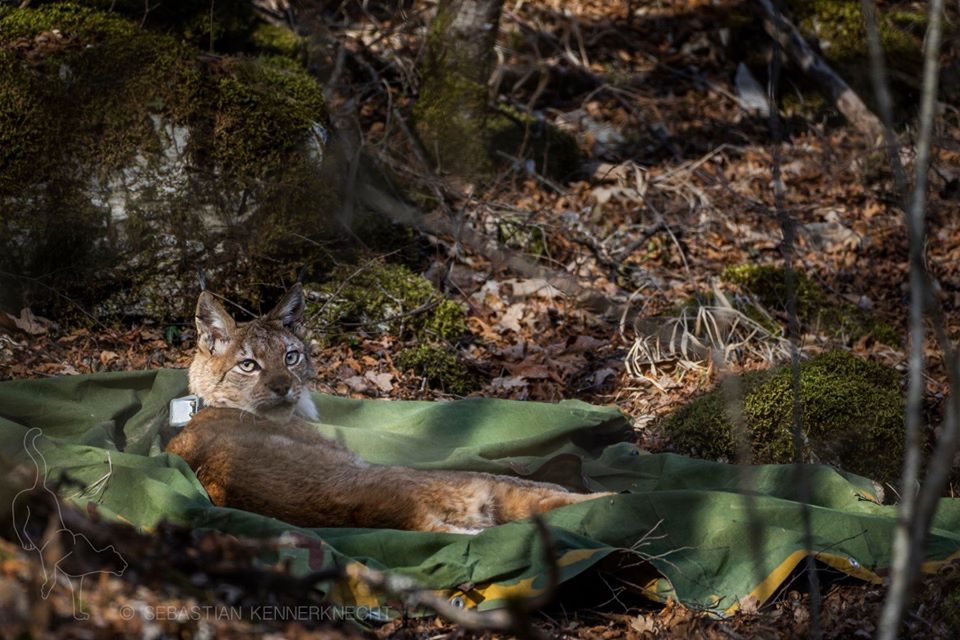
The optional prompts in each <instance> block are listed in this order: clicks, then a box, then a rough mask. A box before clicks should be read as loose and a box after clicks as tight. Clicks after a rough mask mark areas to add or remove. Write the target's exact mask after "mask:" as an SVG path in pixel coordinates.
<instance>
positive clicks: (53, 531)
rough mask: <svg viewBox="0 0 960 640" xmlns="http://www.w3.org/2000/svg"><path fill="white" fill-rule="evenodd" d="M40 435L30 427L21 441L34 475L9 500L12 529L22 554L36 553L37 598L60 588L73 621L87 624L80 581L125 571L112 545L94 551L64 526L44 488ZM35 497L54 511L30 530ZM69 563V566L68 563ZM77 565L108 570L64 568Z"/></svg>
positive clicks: (87, 541) (54, 501)
mask: <svg viewBox="0 0 960 640" xmlns="http://www.w3.org/2000/svg"><path fill="white" fill-rule="evenodd" d="M42 435H43V432H42V431H41V430H40V429H38V428H36V427H34V428H32V429H30V430H29V431H27V433H26V434H25V435H24V437H23V448H24V450H25V451H26V452H27V455H28V456H30V459H31V460H32V461H33V465H34V467H35V469H36V474H35V475H34V481H33V486H32V487H29V488H27V489H24V490H23V491H21V492H19V493H18V494H17V495H15V496H14V497H13V505H12V513H13V526H14V530H15V531H16V534H17V538H18V540H19V542H20V546H21V547H22V548H23V549H24V551H33V552H36V554H37V557H38V558H39V559H40V567H41V569H42V570H43V585H42V586H41V587H40V597H42V598H43V599H44V600H46V599H47V598H48V597H50V594H51V593H53V590H54V588H56V586H57V585H58V584H60V585H63V586H65V587H66V588H67V589H69V590H70V597H71V600H72V601H73V617H74V619H76V620H88V619H89V618H90V615H89V614H88V613H86V612H84V611H83V606H82V598H83V580H84V578H86V577H87V576H92V575H97V574H101V573H106V574H112V575H116V576H120V575H123V572H124V571H126V570H127V562H126V560H124V559H123V556H121V555H120V554H119V553H118V552H117V550H116V549H115V548H114V546H113V545H107V546H105V547H102V548H97V547H95V546H94V545H93V543H92V542H91V541H90V539H89V538H87V537H86V536H85V535H84V534H82V533H75V532H74V531H72V530H71V529H70V528H69V527H67V525H66V524H64V521H63V511H62V510H61V508H60V500H59V498H58V496H57V494H56V493H55V492H54V491H53V490H52V489H50V488H49V487H48V486H47V461H46V458H44V457H43V454H42V453H41V452H40V450H39V449H38V448H37V439H39V438H40V436H42ZM43 494H46V496H43ZM38 495H40V496H41V497H45V498H46V499H48V500H49V502H50V504H53V505H54V506H55V511H54V512H53V513H51V514H50V516H49V522H46V523H44V522H41V521H40V520H39V515H38V516H37V517H36V518H34V520H35V521H34V522H33V523H32V526H31V522H30V519H31V517H33V516H34V514H33V512H32V511H31V508H30V505H31V504H37V500H36V498H37V496H38ZM31 529H33V530H34V532H36V531H37V530H40V531H45V533H43V534H41V535H39V536H37V535H35V534H31V533H30V530H31ZM71 559H72V560H73V562H71ZM81 562H82V563H83V565H84V566H98V567H100V566H102V567H110V568H103V569H94V570H92V571H77V570H74V569H72V568H71V567H70V566H68V565H73V566H76V565H78V564H80V563H81ZM75 580H76V581H77V584H76V586H75V585H74V581H75Z"/></svg>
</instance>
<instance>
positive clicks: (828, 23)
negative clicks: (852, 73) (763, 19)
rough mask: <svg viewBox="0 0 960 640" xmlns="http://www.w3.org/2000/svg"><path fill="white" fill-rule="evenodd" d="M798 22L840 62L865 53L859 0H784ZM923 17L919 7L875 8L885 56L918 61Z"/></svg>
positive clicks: (863, 27) (827, 52)
mask: <svg viewBox="0 0 960 640" xmlns="http://www.w3.org/2000/svg"><path fill="white" fill-rule="evenodd" d="M787 6H788V7H789V9H790V11H791V13H792V14H793V15H794V16H795V17H796V19H797V23H798V26H799V27H800V29H801V30H802V31H804V32H805V33H806V34H807V35H810V36H816V38H817V39H818V40H819V41H820V44H821V47H822V48H823V50H824V55H825V56H826V57H827V59H829V60H831V61H834V62H841V61H846V60H850V59H864V58H866V56H867V34H866V27H865V24H864V20H863V14H862V13H861V10H860V4H859V3H856V2H848V1H846V0H813V1H812V2H811V1H810V0H788V2H787ZM925 25H926V17H925V16H924V14H923V13H922V12H920V11H908V10H904V9H892V10H883V9H881V10H879V11H878V12H877V27H878V30H879V33H880V41H881V43H882V44H883V49H884V51H885V52H886V54H887V57H888V58H890V59H891V60H892V61H894V62H895V63H896V64H901V65H902V64H904V63H905V62H907V61H908V60H911V61H913V62H916V63H918V62H919V61H920V56H921V51H922V37H923V31H924V29H925Z"/></svg>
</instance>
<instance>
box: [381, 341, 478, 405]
mask: <svg viewBox="0 0 960 640" xmlns="http://www.w3.org/2000/svg"><path fill="white" fill-rule="evenodd" d="M394 363H395V364H396V366H397V368H399V369H412V370H413V371H414V373H416V374H417V375H419V376H422V377H423V378H425V379H426V380H427V383H428V384H429V385H430V386H431V387H434V388H440V389H443V390H444V391H446V392H448V393H453V394H456V395H466V394H467V393H470V392H471V391H474V390H475V389H477V387H478V385H477V380H476V378H475V377H474V376H472V375H470V372H469V371H468V370H467V367H466V366H465V365H464V364H463V363H462V362H460V360H458V359H457V357H456V356H455V355H453V354H451V353H449V352H448V351H446V350H445V349H442V348H440V347H437V346H434V345H420V346H418V347H413V348H411V349H405V350H403V351H401V352H400V353H398V354H397V357H396V358H394Z"/></svg>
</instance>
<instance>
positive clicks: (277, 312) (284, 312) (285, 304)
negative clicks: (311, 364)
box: [266, 282, 306, 338]
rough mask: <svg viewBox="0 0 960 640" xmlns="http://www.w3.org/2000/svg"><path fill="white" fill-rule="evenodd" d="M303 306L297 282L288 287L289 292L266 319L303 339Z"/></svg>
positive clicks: (304, 327)
mask: <svg viewBox="0 0 960 640" xmlns="http://www.w3.org/2000/svg"><path fill="white" fill-rule="evenodd" d="M304 305H305V303H304V300H303V285H301V284H300V283H299V282H298V283H297V284H295V285H293V286H292V287H290V290H289V291H287V293H286V294H285V295H284V296H283V300H281V301H280V303H279V304H277V306H276V307H274V309H273V311H271V312H270V313H268V314H267V315H266V318H267V319H269V320H274V321H276V322H279V323H280V324H281V325H283V327H284V328H285V329H288V330H290V331H292V332H293V333H294V335H296V336H297V337H298V338H303V336H304V334H305V333H306V326H305V325H304V322H303V311H304Z"/></svg>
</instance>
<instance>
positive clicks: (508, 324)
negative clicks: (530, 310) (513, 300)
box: [497, 303, 525, 333]
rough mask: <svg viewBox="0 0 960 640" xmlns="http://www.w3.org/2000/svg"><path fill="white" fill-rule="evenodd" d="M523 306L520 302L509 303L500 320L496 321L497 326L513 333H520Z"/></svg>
mask: <svg viewBox="0 0 960 640" xmlns="http://www.w3.org/2000/svg"><path fill="white" fill-rule="evenodd" d="M524 306H525V305H524V304H522V303H517V304H512V305H510V307H509V308H508V309H507V311H506V313H504V314H503V316H501V318H500V321H499V322H497V326H500V327H503V328H504V329H508V330H510V331H513V332H514V333H520V318H522V317H523V309H524Z"/></svg>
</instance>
